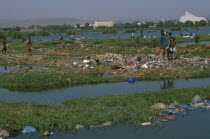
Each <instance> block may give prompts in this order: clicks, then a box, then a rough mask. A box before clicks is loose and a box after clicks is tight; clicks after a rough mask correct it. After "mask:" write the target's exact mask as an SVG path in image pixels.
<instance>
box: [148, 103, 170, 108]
mask: <svg viewBox="0 0 210 139" xmlns="http://www.w3.org/2000/svg"><path fill="white" fill-rule="evenodd" d="M150 108H151V109H166V105H165V104H163V103H157V104H154V105H152V106H150Z"/></svg>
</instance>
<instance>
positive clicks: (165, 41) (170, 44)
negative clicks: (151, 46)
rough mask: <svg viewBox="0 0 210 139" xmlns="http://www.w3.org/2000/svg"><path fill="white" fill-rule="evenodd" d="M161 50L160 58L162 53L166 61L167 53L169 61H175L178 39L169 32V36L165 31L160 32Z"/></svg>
mask: <svg viewBox="0 0 210 139" xmlns="http://www.w3.org/2000/svg"><path fill="white" fill-rule="evenodd" d="M160 33H161V37H160V43H161V45H160V49H159V52H158V57H159V58H160V55H161V52H162V53H163V55H162V58H163V59H165V56H166V53H167V58H168V60H174V55H173V53H174V51H176V39H175V38H174V36H173V34H172V33H171V32H169V34H168V36H166V33H165V31H164V30H161V31H160Z"/></svg>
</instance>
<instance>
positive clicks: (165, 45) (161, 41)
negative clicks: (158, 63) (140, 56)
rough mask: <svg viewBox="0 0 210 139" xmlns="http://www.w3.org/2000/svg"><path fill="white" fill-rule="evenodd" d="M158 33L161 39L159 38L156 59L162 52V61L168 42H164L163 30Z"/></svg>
mask: <svg viewBox="0 0 210 139" xmlns="http://www.w3.org/2000/svg"><path fill="white" fill-rule="evenodd" d="M160 33H161V37H160V48H159V51H158V57H160V54H161V51H163V59H164V58H165V54H166V48H167V46H168V42H167V40H166V35H165V32H164V30H161V31H160Z"/></svg>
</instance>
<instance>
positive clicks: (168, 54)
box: [167, 32, 176, 60]
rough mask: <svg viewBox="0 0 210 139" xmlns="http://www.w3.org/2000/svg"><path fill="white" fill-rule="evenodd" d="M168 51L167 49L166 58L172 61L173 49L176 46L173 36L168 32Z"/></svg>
mask: <svg viewBox="0 0 210 139" xmlns="http://www.w3.org/2000/svg"><path fill="white" fill-rule="evenodd" d="M168 44H169V46H168V49H167V56H168V60H173V58H174V57H173V49H174V48H175V46H176V39H175V38H174V36H173V34H172V33H171V32H170V33H169V41H168Z"/></svg>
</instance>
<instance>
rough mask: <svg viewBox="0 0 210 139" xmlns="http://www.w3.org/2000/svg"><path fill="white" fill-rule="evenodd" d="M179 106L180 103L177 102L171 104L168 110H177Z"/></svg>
mask: <svg viewBox="0 0 210 139" xmlns="http://www.w3.org/2000/svg"><path fill="white" fill-rule="evenodd" d="M177 106H179V103H178V102H177V101H174V103H171V104H170V105H169V106H168V108H171V109H173V108H176V107H177Z"/></svg>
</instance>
